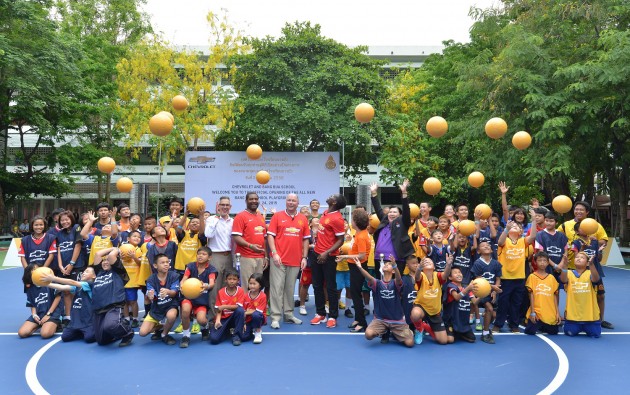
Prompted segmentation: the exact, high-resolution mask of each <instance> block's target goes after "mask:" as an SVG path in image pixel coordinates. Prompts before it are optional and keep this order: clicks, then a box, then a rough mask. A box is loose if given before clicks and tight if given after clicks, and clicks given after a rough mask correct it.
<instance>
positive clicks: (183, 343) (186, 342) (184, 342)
mask: <svg viewBox="0 0 630 395" xmlns="http://www.w3.org/2000/svg"><path fill="white" fill-rule="evenodd" d="M189 344H190V337H188V336H184V337H182V340H180V341H179V348H188V345H189Z"/></svg>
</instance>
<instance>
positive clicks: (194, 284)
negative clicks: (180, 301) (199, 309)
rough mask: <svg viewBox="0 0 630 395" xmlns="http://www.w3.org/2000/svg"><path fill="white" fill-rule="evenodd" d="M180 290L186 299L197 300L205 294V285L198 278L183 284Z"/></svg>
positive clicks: (192, 278)
mask: <svg viewBox="0 0 630 395" xmlns="http://www.w3.org/2000/svg"><path fill="white" fill-rule="evenodd" d="M179 290H180V291H181V293H182V295H184V297H185V298H186V299H196V298H198V297H199V296H201V293H202V292H203V283H202V282H201V281H200V280H199V279H198V278H194V277H191V278H189V279H187V280H186V281H184V282H183V283H182V285H181V286H180V287H179Z"/></svg>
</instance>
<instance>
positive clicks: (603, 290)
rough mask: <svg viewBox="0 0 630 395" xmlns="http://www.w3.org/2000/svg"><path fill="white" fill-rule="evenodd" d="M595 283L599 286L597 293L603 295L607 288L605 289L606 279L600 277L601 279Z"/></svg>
mask: <svg viewBox="0 0 630 395" xmlns="http://www.w3.org/2000/svg"><path fill="white" fill-rule="evenodd" d="M593 285H594V286H595V287H596V288H597V294H598V295H603V294H605V293H606V290H605V289H604V279H603V278H601V277H600V278H599V281H597V282H595V283H593Z"/></svg>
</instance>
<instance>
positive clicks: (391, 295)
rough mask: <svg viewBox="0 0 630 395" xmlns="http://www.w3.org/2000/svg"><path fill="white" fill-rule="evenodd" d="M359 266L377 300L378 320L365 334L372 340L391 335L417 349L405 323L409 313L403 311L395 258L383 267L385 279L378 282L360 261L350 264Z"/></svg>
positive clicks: (376, 312)
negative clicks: (387, 334) (406, 314)
mask: <svg viewBox="0 0 630 395" xmlns="http://www.w3.org/2000/svg"><path fill="white" fill-rule="evenodd" d="M349 263H353V264H356V265H357V269H359V271H360V272H361V274H363V277H365V279H366V280H367V281H368V286H369V287H370V289H371V290H372V293H373V295H374V296H373V299H374V318H373V319H372V322H370V324H369V325H368V327H367V328H366V330H365V338H366V339H368V340H372V339H374V338H375V337H378V336H380V335H383V334H385V333H386V332H387V331H389V332H390V333H391V334H392V335H394V337H395V338H396V340H398V341H399V342H401V343H403V344H404V345H405V346H407V347H413V345H414V342H413V332H412V331H411V330H410V329H409V325H408V324H407V322H406V321H405V313H404V311H403V308H402V300H401V291H402V288H403V282H402V279H401V277H400V271H398V265H397V264H396V260H395V259H394V258H393V257H390V260H389V261H385V262H384V265H383V266H381V269H382V271H383V277H382V278H381V279H380V280H377V279H375V278H374V277H372V276H371V275H370V273H368V272H367V271H366V270H365V269H363V268H362V267H361V261H360V260H359V259H358V258H354V260H352V261H349Z"/></svg>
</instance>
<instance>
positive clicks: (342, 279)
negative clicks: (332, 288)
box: [336, 271, 350, 291]
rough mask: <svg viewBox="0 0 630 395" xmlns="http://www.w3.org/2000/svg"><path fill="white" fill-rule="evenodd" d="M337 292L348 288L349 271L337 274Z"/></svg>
mask: <svg viewBox="0 0 630 395" xmlns="http://www.w3.org/2000/svg"><path fill="white" fill-rule="evenodd" d="M336 278H337V291H341V290H342V289H344V288H350V271H347V272H337V274H336Z"/></svg>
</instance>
